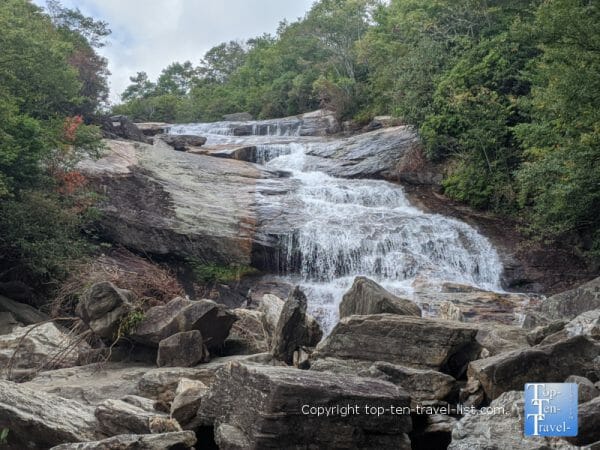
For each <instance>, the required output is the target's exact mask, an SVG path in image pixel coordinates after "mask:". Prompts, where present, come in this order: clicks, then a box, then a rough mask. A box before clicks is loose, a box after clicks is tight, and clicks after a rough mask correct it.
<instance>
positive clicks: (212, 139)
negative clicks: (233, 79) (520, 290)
mask: <svg viewBox="0 0 600 450" xmlns="http://www.w3.org/2000/svg"><path fill="white" fill-rule="evenodd" d="M239 126H240V124H231V123H216V124H196V125H191V126H178V127H174V128H173V129H172V131H171V132H173V133H189V134H201V135H203V136H206V137H207V138H208V144H211V143H215V144H223V143H231V144H242V143H244V144H249V145H256V147H257V163H260V164H264V165H265V166H266V167H267V168H271V169H276V170H280V171H281V170H284V171H288V172H291V174H292V175H291V176H292V180H293V182H294V185H295V186H296V189H294V190H292V191H290V192H289V193H287V194H286V196H287V197H289V198H288V199H287V200H286V201H285V203H286V204H289V205H298V206H296V207H297V208H300V209H301V211H297V213H299V214H298V215H301V216H302V218H303V220H301V221H299V222H298V223H297V224H296V225H294V226H292V227H291V229H289V230H286V231H285V232H281V233H279V236H278V238H279V240H280V243H281V247H282V255H281V256H282V258H281V259H282V262H281V263H280V266H281V269H282V274H281V276H282V277H284V278H285V279H286V280H288V281H291V282H294V283H297V284H300V285H301V287H302V288H303V290H304V291H305V293H306V295H307V297H308V300H309V311H310V312H311V313H312V314H313V315H314V316H315V317H317V318H318V320H319V321H320V322H321V324H322V325H323V327H324V329H325V331H326V332H329V331H330V330H331V328H332V327H333V325H335V323H336V322H337V314H338V305H339V302H340V301H341V298H342V296H343V294H344V292H346V291H347V290H348V288H349V287H350V286H351V285H352V282H353V280H354V277H356V276H357V275H364V276H367V277H369V278H372V279H373V280H375V281H376V282H378V283H380V284H381V285H382V286H384V287H385V288H386V289H388V290H390V291H392V292H394V293H397V294H402V295H404V296H409V297H413V299H414V300H415V301H417V302H418V300H419V299H418V297H414V296H413V288H412V285H413V282H414V281H415V280H416V279H420V280H423V279H425V280H427V283H428V284H429V285H431V286H432V288H433V289H435V286H436V284H438V285H439V284H441V283H442V282H446V281H451V282H459V283H465V284H470V285H474V286H477V287H480V288H484V289H489V290H500V289H501V288H500V276H501V272H502V264H501V263H500V259H499V256H498V254H497V252H496V251H495V250H494V248H493V247H492V245H491V244H490V242H489V241H488V240H487V239H486V238H485V237H483V236H482V235H480V234H479V233H478V232H477V231H476V230H475V229H473V228H472V227H470V226H469V225H467V224H465V223H463V222H460V221H458V220H455V219H451V218H448V217H444V216H441V215H436V214H426V213H424V212H422V211H420V210H419V209H417V208H415V207H413V206H411V205H410V203H409V201H408V199H407V198H406V196H405V194H404V191H403V189H402V187H401V186H398V185H395V184H391V183H388V182H385V181H378V180H363V179H341V178H334V177H332V176H329V175H327V174H325V173H322V172H311V171H308V170H306V169H305V167H306V158H307V156H306V153H307V151H308V150H310V149H311V148H312V146H324V145H328V141H327V140H326V139H324V138H305V137H300V136H297V135H296V136H293V135H294V134H297V133H298V129H299V127H298V126H297V125H289V124H286V125H285V126H283V125H281V124H280V125H276V126H269V127H268V130H269V131H271V130H272V131H273V134H272V135H270V134H268V133H263V132H261V133H260V134H259V135H252V136H246V137H239V136H232V134H233V132H232V130H233V129H235V128H236V127H239ZM244 126H246V127H248V126H249V128H250V129H252V130H253V131H254V132H257V130H262V129H264V127H265V124H264V123H262V122H255V123H251V122H249V123H245V124H244ZM257 196H258V199H257V200H258V202H259V203H263V204H264V203H268V202H271V201H273V200H272V198H271V196H269V195H263V194H261V193H260V190H259V193H258V194H257Z"/></svg>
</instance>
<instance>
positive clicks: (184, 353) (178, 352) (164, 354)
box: [156, 330, 208, 367]
mask: <svg viewBox="0 0 600 450" xmlns="http://www.w3.org/2000/svg"><path fill="white" fill-rule="evenodd" d="M207 358H208V351H207V350H206V349H205V347H204V343H203V340H202V333H200V332H199V331H198V330H192V331H185V332H182V333H177V334H174V335H173V336H169V337H168V338H166V339H163V340H162V341H160V343H159V344H158V356H157V357H156V365H157V366H158V367H165V366H167V367H192V366H195V365H196V364H199V363H201V362H202V361H205V360H206V359H207Z"/></svg>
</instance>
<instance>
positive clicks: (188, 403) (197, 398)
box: [171, 378, 208, 429]
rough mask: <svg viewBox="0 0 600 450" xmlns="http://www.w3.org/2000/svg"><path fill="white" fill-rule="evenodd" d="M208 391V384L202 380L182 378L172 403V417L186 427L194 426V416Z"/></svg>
mask: <svg viewBox="0 0 600 450" xmlns="http://www.w3.org/2000/svg"><path fill="white" fill-rule="evenodd" d="M207 392H208V386H206V385H205V384H204V383H203V382H202V381H197V380H190V379H187V378H182V379H181V380H180V381H179V384H178V385H177V390H176V391H175V398H174V399H173V402H172V403H171V417H173V418H174V419H175V420H177V422H179V424H180V425H181V426H182V427H184V428H186V429H192V428H194V426H195V424H194V423H193V421H194V418H195V417H196V413H197V412H198V408H199V407H200V404H201V403H202V399H203V398H204V396H205V395H206V393H207ZM188 425H190V426H188Z"/></svg>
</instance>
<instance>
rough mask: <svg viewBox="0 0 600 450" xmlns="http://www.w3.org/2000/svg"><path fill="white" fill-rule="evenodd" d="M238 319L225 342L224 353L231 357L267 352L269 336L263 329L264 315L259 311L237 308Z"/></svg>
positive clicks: (235, 312) (235, 310)
mask: <svg viewBox="0 0 600 450" xmlns="http://www.w3.org/2000/svg"><path fill="white" fill-rule="evenodd" d="M233 313H234V314H235V315H236V317H237V318H238V320H237V321H235V323H234V324H233V326H232V327H231V330H230V332H229V337H228V338H227V340H226V341H225V347H226V349H225V351H226V353H227V354H232V355H252V354H255V353H264V352H268V351H269V348H270V347H269V342H268V341H269V336H268V335H267V332H266V331H265V327H264V324H263V323H264V320H263V316H264V314H263V313H262V312H260V311H256V310H250V309H243V308H237V309H234V310H233Z"/></svg>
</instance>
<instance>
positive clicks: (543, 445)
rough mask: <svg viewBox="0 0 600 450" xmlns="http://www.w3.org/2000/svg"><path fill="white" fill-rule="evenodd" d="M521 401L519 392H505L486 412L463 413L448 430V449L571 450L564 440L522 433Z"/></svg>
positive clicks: (522, 407) (522, 402) (522, 405)
mask: <svg viewBox="0 0 600 450" xmlns="http://www.w3.org/2000/svg"><path fill="white" fill-rule="evenodd" d="M521 387H522V386H521ZM524 404H525V400H524V398H523V391H520V392H517V391H511V392H505V393H504V394H502V395H501V396H499V397H498V398H497V399H496V400H494V401H493V402H492V403H491V404H490V408H491V409H488V411H490V412H489V413H486V414H481V413H475V414H467V415H465V416H464V417H463V418H462V419H461V420H460V421H459V422H458V423H457V424H456V426H455V427H454V429H453V431H452V442H451V444H450V446H449V447H448V450H474V449H481V450H483V449H486V450H505V449H511V450H549V449H550V448H554V449H563V450H568V449H569V450H574V449H573V446H571V445H570V444H568V443H567V442H566V441H564V440H559V439H556V438H545V437H533V436H524V435H523V429H524V423H523V409H524ZM494 412H495V413H494Z"/></svg>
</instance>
